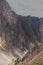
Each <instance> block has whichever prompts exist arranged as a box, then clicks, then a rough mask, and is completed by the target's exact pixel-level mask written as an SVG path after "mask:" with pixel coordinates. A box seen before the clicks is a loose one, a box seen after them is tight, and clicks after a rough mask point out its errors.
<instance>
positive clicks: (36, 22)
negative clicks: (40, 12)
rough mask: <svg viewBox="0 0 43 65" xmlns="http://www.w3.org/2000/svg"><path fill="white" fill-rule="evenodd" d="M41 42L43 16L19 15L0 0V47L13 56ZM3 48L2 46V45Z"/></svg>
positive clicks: (36, 46) (20, 55) (16, 56)
mask: <svg viewBox="0 0 43 65" xmlns="http://www.w3.org/2000/svg"><path fill="white" fill-rule="evenodd" d="M41 44H43V18H38V17H31V16H21V15H17V14H16V13H15V12H14V11H12V9H11V7H10V6H9V4H8V3H7V2H6V0H0V49H1V50H3V51H4V52H6V53H8V54H9V53H11V54H12V55H13V57H15V58H18V57H20V58H23V56H25V52H26V53H27V52H28V51H30V50H32V49H36V48H37V49H38V48H39V45H41ZM1 46H2V47H3V48H2V47H1Z"/></svg>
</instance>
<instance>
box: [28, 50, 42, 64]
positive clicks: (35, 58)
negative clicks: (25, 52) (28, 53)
mask: <svg viewBox="0 0 43 65" xmlns="http://www.w3.org/2000/svg"><path fill="white" fill-rule="evenodd" d="M39 58H40V59H42V60H43V51H41V52H40V53H38V54H37V55H36V56H35V57H34V58H33V59H32V60H30V62H29V63H28V65H29V64H31V63H33V62H35V61H38V60H39Z"/></svg>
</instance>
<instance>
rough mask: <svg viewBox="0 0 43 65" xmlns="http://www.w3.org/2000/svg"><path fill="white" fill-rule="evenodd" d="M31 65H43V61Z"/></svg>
mask: <svg viewBox="0 0 43 65" xmlns="http://www.w3.org/2000/svg"><path fill="white" fill-rule="evenodd" d="M30 65H43V61H42V62H38V63H35V64H30Z"/></svg>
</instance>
